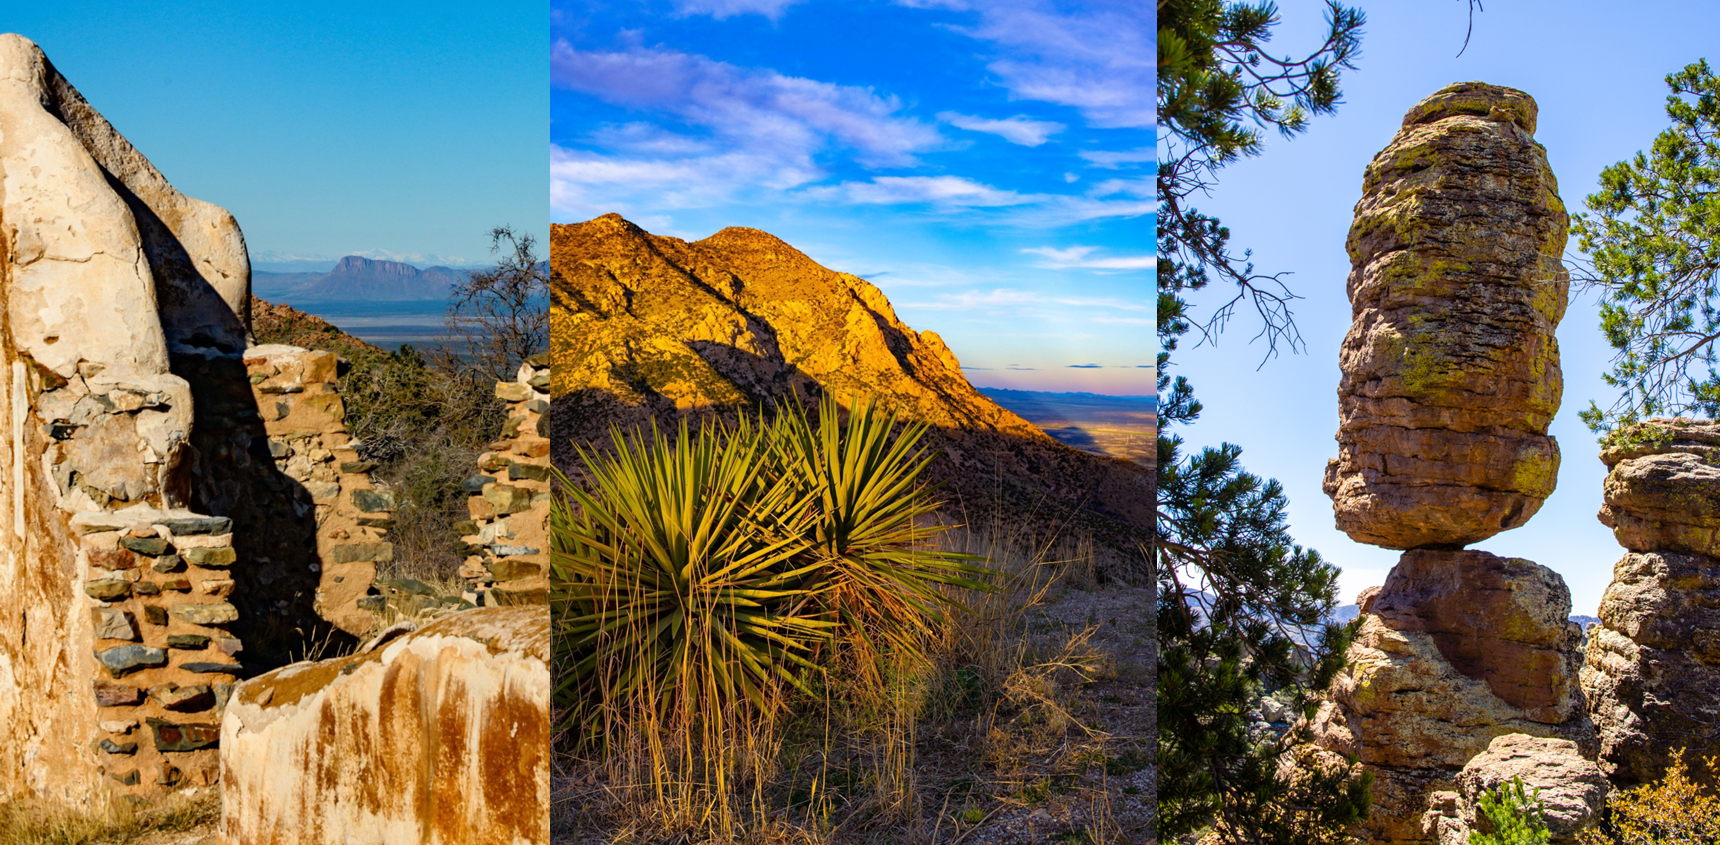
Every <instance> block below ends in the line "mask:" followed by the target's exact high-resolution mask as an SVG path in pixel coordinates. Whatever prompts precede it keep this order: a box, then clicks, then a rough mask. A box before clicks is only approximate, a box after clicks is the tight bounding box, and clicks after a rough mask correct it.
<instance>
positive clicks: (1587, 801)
mask: <svg viewBox="0 0 1720 845" xmlns="http://www.w3.org/2000/svg"><path fill="white" fill-rule="evenodd" d="M1514 779H1521V780H1522V782H1523V787H1524V789H1525V790H1526V791H1527V792H1529V793H1530V794H1531V795H1533V796H1534V797H1535V799H1536V800H1538V801H1539V803H1540V806H1541V818H1542V820H1544V821H1545V822H1546V823H1547V832H1548V834H1550V840H1549V841H1550V842H1551V843H1552V844H1553V845H1577V842H1578V841H1579V837H1580V836H1581V835H1582V833H1583V831H1586V830H1591V829H1593V828H1594V827H1596V826H1597V825H1598V824H1599V823H1600V819H1601V812H1602V810H1603V809H1604V808H1605V807H1606V800H1607V795H1608V794H1609V793H1610V792H1611V791H1612V785H1611V784H1609V783H1608V782H1607V779H1606V776H1605V775H1602V774H1601V770H1600V768H1599V767H1597V766H1596V765H1595V762H1594V760H1592V759H1590V758H1587V757H1584V756H1583V754H1582V750H1581V749H1580V748H1579V747H1578V745H1577V743H1574V742H1571V741H1569V740H1563V739H1553V738H1549V737H1535V736H1529V735H1527V734H1506V735H1504V736H1500V737H1495V738H1494V739H1493V741H1492V742H1491V743H1489V744H1488V746H1487V750H1486V751H1483V752H1481V753H1480V754H1477V755H1476V756H1475V757H1474V758H1473V759H1471V760H1470V761H1469V762H1468V763H1467V764H1465V765H1464V767H1463V771H1461V772H1459V773H1458V775H1457V789H1456V790H1455V791H1453V792H1447V793H1443V794H1441V795H1440V796H1438V797H1436V798H1435V799H1434V800H1433V802H1432V804H1433V806H1432V807H1431V808H1430V810H1429V812H1428V815H1427V818H1426V820H1425V825H1426V827H1427V828H1428V829H1429V830H1430V831H1433V832H1436V833H1437V836H1438V842H1439V845H1469V835H1470V834H1471V833H1472V832H1480V833H1492V832H1493V830H1494V828H1493V825H1492V824H1491V823H1490V822H1489V821H1488V820H1487V817H1486V814H1485V813H1483V812H1482V810H1481V797H1482V796H1483V795H1488V794H1491V793H1492V792H1493V791H1494V790H1497V789H1499V788H1500V787H1501V786H1504V785H1506V784H1509V783H1512V782H1513V780H1514Z"/></svg>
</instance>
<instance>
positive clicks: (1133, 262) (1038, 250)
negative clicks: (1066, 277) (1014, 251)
mask: <svg viewBox="0 0 1720 845" xmlns="http://www.w3.org/2000/svg"><path fill="white" fill-rule="evenodd" d="M1098 251H1099V248H1098V247H1093V246H1071V247H1065V248H1063V249H1058V248H1056V247H1049V246H1040V247H1031V248H1029V249H1024V250H1022V252H1024V253H1027V254H1028V255H1038V256H1041V257H1043V258H1045V259H1046V260H1045V261H1043V262H1040V265H1039V266H1041V267H1046V268H1049V269H1053V270H1065V269H1082V270H1145V269H1147V268H1149V267H1155V266H1157V261H1156V259H1154V257H1153V256H1151V255H1109V256H1095V255H1094V254H1093V253H1095V252H1098Z"/></svg>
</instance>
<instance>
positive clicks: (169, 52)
mask: <svg viewBox="0 0 1720 845" xmlns="http://www.w3.org/2000/svg"><path fill="white" fill-rule="evenodd" d="M544 27H545V19H544V7H543V6H542V5H540V4H536V3H528V2H522V0H504V2H496V3H485V4H468V3H424V2H415V3H403V2H370V3H316V2H307V3H287V4H280V3H271V4H261V3H219V2H205V3H171V2H152V3H133V4H114V3H92V2H76V0H58V2H52V3H8V4H6V8H5V11H4V12H0V30H4V31H9V32H17V33H20V34H22V35H24V36H26V37H28V38H30V39H31V40H33V41H35V42H36V43H38V44H40V45H41V46H42V48H43V50H44V51H46V52H47V54H48V58H49V59H50V60H51V61H53V62H54V64H55V66H57V67H58V68H59V69H60V72H61V73H63V74H65V75H66V77H67V78H68V79H70V80H71V82H72V84H73V85H75V86H77V88H78V90H80V91H82V92H83V94H84V96H85V97H86V98H88V99H89V101H90V102H91V104H93V105H94V106H95V107H96V109H97V110H99V111H101V112H102V114H103V115H105V116H106V117H107V118H108V120H109V121H111V122H112V123H113V124H114V126H115V127H117V128H118V129H119V131H120V132H121V133H122V134H124V135H125V136H126V137H127V138H129V139H130V140H131V142H132V143H133V144H135V145H136V146H137V147H138V149H140V150H142V151H143V153H144V155H146V156H148V157H149V158H150V160H151V161H152V162H154V163H155V165H156V166H157V167H158V168H160V169H161V171H162V173H163V174H165V175H166V176H167V178H168V180H169V181H170V182H172V183H173V184H174V186H175V187H177V188H179V189H180V190H181V191H183V192H185V193H187V194H189V195H191V196H194V197H198V198H200V199H205V200H208V201H210V202H214V203H216V204H218V205H222V206H225V207H226V208H227V209H228V210H230V211H232V212H233V213H234V215H235V216H237V217H238V219H239V225H240V226H241V227H242V228H243V229H244V232H245V237H246V241H247V243H248V245H249V246H250V248H251V252H252V257H253V259H254V260H264V259H267V258H270V257H272V256H275V255H299V256H312V257H330V258H338V257H340V256H341V255H345V254H348V253H365V254H370V255H372V256H373V257H399V258H403V259H405V260H418V261H425V260H431V261H433V260H435V259H437V258H438V257H440V258H450V257H452V258H462V259H465V260H468V261H481V260H486V259H488V257H489V254H488V250H489V239H488V237H487V233H488V231H489V230H490V228H491V227H494V226H497V225H504V224H506V225H512V226H514V227H515V228H516V229H524V230H526V231H531V232H534V233H536V234H537V235H538V236H539V237H540V238H543V237H545V236H546V235H547V234H548V229H549V227H548V225H547V223H546V221H545V220H544V219H543V203H544V199H545V196H546V193H547V192H546V190H545V188H544V182H543V174H544V170H543V158H542V155H543V152H542V150H543V147H541V146H539V145H540V144H542V143H543V137H544V135H543V133H544V130H545V128H546V127H547V125H548V117H547V115H546V113H545V112H546V109H547V108H548V102H547V100H546V98H545V97H544V94H543V83H544V80H545V79H546V78H547V76H548V73H549V67H548V62H546V61H545V59H544V55H543V53H542V52H541V51H542V49H543V47H542V45H543V40H542V39H543V36H544Z"/></svg>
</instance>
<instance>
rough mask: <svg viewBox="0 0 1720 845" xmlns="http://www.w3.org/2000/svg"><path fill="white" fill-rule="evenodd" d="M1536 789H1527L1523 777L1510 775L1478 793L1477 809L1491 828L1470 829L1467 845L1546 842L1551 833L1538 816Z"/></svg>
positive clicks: (1539, 812)
mask: <svg viewBox="0 0 1720 845" xmlns="http://www.w3.org/2000/svg"><path fill="white" fill-rule="evenodd" d="M1540 792H1541V790H1539V789H1536V790H1535V791H1534V792H1533V793H1530V792H1528V791H1527V790H1526V789H1524V787H1523V779H1522V778H1520V777H1515V776H1513V777H1512V778H1511V782H1510V783H1506V784H1500V786H1499V788H1498V789H1495V790H1493V791H1492V792H1489V793H1487V794H1485V795H1483V796H1481V813H1482V815H1485V816H1486V817H1487V820H1488V821H1489V822H1491V823H1492V824H1493V832H1492V833H1480V832H1473V831H1472V832H1471V833H1470V834H1469V845H1547V843H1548V842H1549V841H1551V834H1549V833H1548V832H1547V822H1546V820H1545V819H1543V818H1542V817H1541V801H1540V798H1539V795H1540Z"/></svg>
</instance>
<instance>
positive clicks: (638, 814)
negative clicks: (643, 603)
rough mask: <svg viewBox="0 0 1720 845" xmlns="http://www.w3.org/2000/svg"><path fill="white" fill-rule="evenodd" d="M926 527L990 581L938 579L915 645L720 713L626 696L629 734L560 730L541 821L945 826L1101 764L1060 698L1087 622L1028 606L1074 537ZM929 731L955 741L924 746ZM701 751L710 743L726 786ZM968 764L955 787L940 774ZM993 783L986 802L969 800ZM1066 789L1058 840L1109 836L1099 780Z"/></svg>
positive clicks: (1076, 681) (847, 835) (820, 828)
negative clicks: (914, 650) (953, 754)
mask: <svg viewBox="0 0 1720 845" xmlns="http://www.w3.org/2000/svg"><path fill="white" fill-rule="evenodd" d="M940 545H941V546H942V547H943V548H944V549H945V550H947V551H955V552H962V553H967V554H973V555H976V556H980V557H983V558H984V559H985V560H986V561H987V562H988V563H987V566H988V567H989V568H992V569H994V570H996V573H995V575H994V576H993V578H994V579H995V581H994V584H995V587H996V589H994V590H992V591H980V590H962V589H955V588H951V590H950V594H951V597H952V598H954V599H955V600H956V601H957V602H958V603H959V604H960V605H961V606H962V607H963V608H964V610H963V611H962V612H959V613H951V614H949V615H948V617H947V618H945V619H944V620H943V621H942V622H941V623H940V624H939V625H938V626H937V627H936V629H935V630H934V631H933V634H932V636H931V638H930V640H929V641H928V643H927V644H926V647H925V653H924V655H923V656H922V657H920V658H916V659H894V660H886V661H884V662H883V663H882V664H880V665H881V667H882V668H883V671H882V673H881V675H880V677H879V682H877V683H874V682H871V681H867V680H862V679H861V678H860V677H858V676H855V675H850V674H833V675H832V676H830V677H829V678H828V679H827V680H826V681H824V682H821V683H819V684H817V685H815V692H816V693H817V695H816V697H815V698H813V699H810V700H809V699H806V698H804V697H803V698H801V699H800V700H798V701H794V702H788V701H785V702H783V707H782V708H781V709H780V710H776V711H773V713H774V714H775V715H772V716H770V717H768V718H761V717H760V715H759V713H758V712H757V711H750V710H749V711H742V710H739V709H736V708H731V709H730V710H729V711H728V712H726V713H725V714H724V715H723V718H722V719H721V720H710V719H704V720H700V719H697V718H694V714H688V713H675V714H671V716H670V717H669V718H664V716H663V715H662V714H661V713H660V712H659V711H658V710H657V708H654V707H651V706H648V704H647V700H648V696H641V697H640V698H639V700H637V701H635V702H633V703H632V704H631V705H630V706H629V707H628V708H627V712H626V714H625V715H624V717H623V718H625V719H626V720H627V721H629V722H631V723H632V724H633V725H634V726H635V727H636V729H635V730H633V731H632V733H631V736H632V737H633V741H632V742H631V743H629V744H627V745H625V746H621V747H615V748H612V749H611V753H610V754H609V755H608V756H606V757H600V756H597V755H587V756H583V757H580V756H576V755H574V754H572V753H570V745H569V744H566V743H564V744H563V745H562V746H560V747H561V750H562V753H561V755H560V756H559V758H558V767H559V770H558V773H557V777H556V784H557V789H556V792H555V798H554V800H553V805H552V819H553V822H552V823H553V824H554V826H555V829H556V830H558V831H563V832H564V833H566V834H572V833H573V832H575V831H578V832H580V833H583V834H586V835H587V836H590V837H591V838H589V839H584V840H582V839H580V838H578V837H577V836H575V837H573V838H572V839H570V840H568V841H572V842H576V843H581V845H584V843H585V842H591V843H596V842H603V843H658V842H677V843H689V845H691V843H748V845H789V843H796V845H798V843H830V842H837V841H842V842H880V843H882V842H893V843H901V842H951V841H956V840H958V839H959V838H961V837H963V836H964V835H966V834H968V833H969V832H971V830H972V829H973V827H974V823H975V822H976V821H978V820H982V819H988V818H990V817H991V816H992V815H995V814H996V813H997V812H998V811H999V810H1000V809H1007V808H1008V807H1009V806H1010V805H1022V804H1028V803H1032V799H1033V797H1034V796H1036V795H1041V794H1043V795H1041V800H1044V798H1046V797H1051V796H1052V793H1054V792H1056V790H1059V789H1064V788H1067V780H1068V779H1067V778H1063V777H1060V776H1059V774H1058V773H1059V772H1067V771H1070V770H1073V769H1078V768H1079V767H1080V766H1082V765H1083V764H1084V763H1086V762H1091V761H1100V762H1101V764H1102V761H1103V760H1104V759H1105V755H1106V754H1108V753H1110V752H1109V750H1108V746H1107V745H1106V741H1107V740H1108V737H1106V736H1105V735H1104V734H1103V733H1101V732H1099V731H1097V729H1095V728H1094V727H1093V726H1092V725H1090V724H1088V722H1089V720H1088V719H1087V717H1086V716H1084V715H1083V714H1082V713H1081V712H1080V710H1081V708H1080V706H1079V704H1078V703H1077V699H1078V693H1079V690H1080V689H1081V688H1082V686H1083V685H1084V684H1085V683H1086V681H1087V680H1089V679H1092V678H1095V677H1103V676H1104V675H1105V674H1106V673H1107V672H1110V671H1113V670H1112V667H1111V666H1110V664H1109V659H1108V656H1107V655H1106V654H1105V652H1104V651H1103V649H1101V648H1100V647H1099V646H1097V645H1096V644H1095V642H1094V631H1095V628H1094V627H1093V626H1086V627H1076V628H1074V629H1071V630H1066V629H1063V628H1057V627H1050V626H1048V625H1046V624H1044V623H1034V621H1033V617H1034V614H1033V610H1034V609H1035V608H1037V607H1039V606H1041V605H1043V604H1044V603H1045V602H1047V601H1048V600H1050V599H1052V598H1053V597H1054V596H1055V595H1056V593H1057V591H1058V590H1059V589H1061V588H1062V587H1063V586H1064V584H1065V583H1066V582H1067V581H1068V580H1069V579H1070V573H1072V572H1075V573H1079V572H1081V571H1089V572H1090V571H1091V568H1090V567H1091V556H1090V553H1089V551H1088V549H1089V547H1088V546H1087V545H1085V544H1080V543H1069V544H1066V545H1064V546H1060V547H1051V546H1046V545H1041V546H1038V547H1029V548H1023V547H1022V546H1021V545H1020V538H1019V537H1016V536H1013V535H1011V534H1010V533H1008V532H1006V531H1003V530H998V529H993V530H991V531H969V530H967V529H965V528H960V527H957V528H955V529H954V530H951V531H949V532H946V533H945V534H944V535H943V536H942V538H941V540H940ZM934 732H935V733H936V734H937V735H938V737H939V738H940V739H953V741H954V743H955V744H958V745H963V746H966V747H968V748H970V749H971V751H972V753H969V754H964V755H962V756H961V757H960V758H959V759H942V758H939V759H930V758H928V757H927V755H926V753H925V749H926V748H928V747H929V746H928V742H929V741H931V740H932V737H931V734H932V733H934ZM701 755H703V756H702V757H701ZM713 759H721V760H722V761H724V762H723V770H724V771H725V772H726V780H725V781H724V786H725V787H726V789H727V792H726V794H725V793H723V792H721V791H719V790H718V789H716V788H714V784H715V783H716V771H717V770H716V768H714V767H712V766H711V761H712V760H713ZM970 769H971V770H974V771H975V772H976V773H977V774H975V775H974V776H973V779H974V781H975V787H974V793H973V795H972V796H969V795H967V794H966V793H964V792H962V791H959V790H951V789H949V788H948V787H949V785H950V782H951V781H952V780H956V781H961V780H963V779H964V778H967V777H968V775H967V774H964V772H966V771H967V770H970ZM993 791H997V792H999V793H1000V794H998V795H996V796H995V798H996V802H995V806H993V808H992V809H991V810H990V811H986V810H983V809H979V806H978V803H974V802H979V803H985V802H987V801H989V800H990V799H991V798H992V797H994V796H993V795H992V793H993ZM1078 797H1080V798H1081V799H1082V800H1084V801H1086V802H1087V803H1090V804H1091V805H1092V806H1090V807H1088V808H1087V810H1088V812H1087V815H1088V817H1089V818H1090V819H1091V820H1092V823H1091V824H1090V825H1089V826H1088V828H1087V830H1085V831H1082V832H1081V835H1082V837H1083V838H1082V839H1080V840H1072V841H1092V842H1110V841H1118V840H1117V839H1116V837H1115V834H1114V830H1113V826H1112V825H1111V824H1110V821H1109V818H1110V808H1109V805H1108V801H1109V799H1108V797H1107V795H1106V793H1105V792H1104V791H1103V790H1094V791H1092V792H1091V793H1090V794H1084V795H1083V796H1078ZM964 818H965V821H964V820H963V819H964ZM599 832H601V833H599ZM557 841H562V840H559V839H558V840H557Z"/></svg>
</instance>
